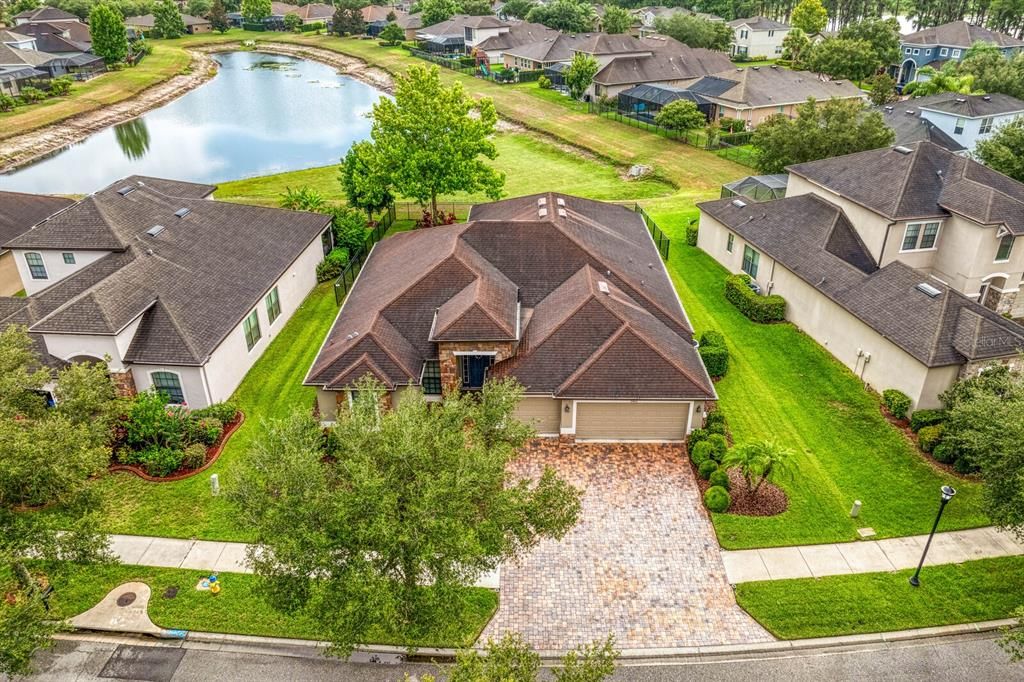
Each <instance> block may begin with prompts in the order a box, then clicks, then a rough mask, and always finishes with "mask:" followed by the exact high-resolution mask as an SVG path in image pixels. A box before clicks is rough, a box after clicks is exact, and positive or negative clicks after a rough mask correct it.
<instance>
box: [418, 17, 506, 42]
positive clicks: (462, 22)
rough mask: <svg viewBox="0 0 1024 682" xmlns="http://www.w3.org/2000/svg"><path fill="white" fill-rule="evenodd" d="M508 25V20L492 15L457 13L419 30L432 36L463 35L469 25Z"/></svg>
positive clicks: (476, 26)
mask: <svg viewBox="0 0 1024 682" xmlns="http://www.w3.org/2000/svg"><path fill="white" fill-rule="evenodd" d="M508 25H509V24H508V22H506V21H502V20H501V19H499V18H498V17H495V16H491V15H487V16H472V15H469V14H456V15H455V16H453V17H451V18H450V19H446V20H445V21H441V22H438V23H436V24H434V25H433V26H424V27H423V28H421V29H420V30H419V31H418V32H419V33H422V34H423V35H431V36H447V35H458V36H459V37H463V36H464V35H465V29H466V27H467V26H468V27H471V28H499V27H502V26H508Z"/></svg>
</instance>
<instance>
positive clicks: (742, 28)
mask: <svg viewBox="0 0 1024 682" xmlns="http://www.w3.org/2000/svg"><path fill="white" fill-rule="evenodd" d="M728 23H729V27H730V28H732V32H733V38H732V43H731V44H730V45H729V54H731V55H733V56H743V57H750V58H752V59H756V58H765V59H776V58H778V57H781V56H782V41H783V40H785V38H786V36H787V35H789V29H790V26H789V24H784V23H782V22H781V21H775V20H774V19H768V18H766V17H747V18H745V19H734V20H732V21H730V22H728Z"/></svg>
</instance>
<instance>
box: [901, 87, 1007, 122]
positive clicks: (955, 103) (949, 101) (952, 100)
mask: <svg viewBox="0 0 1024 682" xmlns="http://www.w3.org/2000/svg"><path fill="white" fill-rule="evenodd" d="M910 103H912V104H914V105H916V106H917V108H918V109H929V110H931V111H941V112H944V113H947V114H953V115H954V116H963V117H964V118H981V117H983V116H1000V115H1005V114H1019V113H1022V112H1024V101H1021V100H1019V99H1017V98H1016V97H1011V96H1009V95H1004V94H1003V93H1001V92H994V93H992V94H991V95H957V94H953V93H949V92H945V93H941V94H940V95H932V96H930V97H921V98H919V99H912V100H910Z"/></svg>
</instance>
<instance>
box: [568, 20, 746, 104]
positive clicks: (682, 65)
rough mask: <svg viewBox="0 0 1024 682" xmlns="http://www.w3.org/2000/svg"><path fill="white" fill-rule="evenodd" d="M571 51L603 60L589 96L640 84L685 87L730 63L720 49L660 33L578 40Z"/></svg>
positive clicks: (609, 94) (607, 94) (611, 93)
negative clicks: (716, 49)
mask: <svg viewBox="0 0 1024 682" xmlns="http://www.w3.org/2000/svg"><path fill="white" fill-rule="evenodd" d="M575 51H576V52H584V53H586V54H591V55H592V56H594V58H595V59H597V61H598V63H599V64H603V66H602V67H601V69H600V70H599V71H598V72H597V75H595V76H594V84H593V85H592V86H591V87H590V89H589V91H588V94H589V95H591V96H593V97H602V96H603V97H617V96H618V95H619V93H620V92H622V91H623V90H628V89H629V88H631V87H633V86H635V85H642V84H646V85H660V86H665V87H670V88H685V87H687V86H688V85H690V84H691V83H694V82H696V81H697V80H698V79H700V78H702V77H703V76H707V75H709V74H712V73H718V72H720V71H724V70H726V69H729V68H730V67H731V66H732V62H731V61H730V60H729V57H728V55H726V54H725V53H724V52H717V51H714V50H706V49H704V48H693V47H689V46H688V45H684V44H683V43H681V42H679V41H678V40H675V39H674V38H669V37H662V36H648V37H645V38H639V39H638V38H634V37H633V36H627V35H613V36H606V37H605V38H597V39H595V40H593V41H587V42H585V43H582V44H581V45H579V46H577V47H576V48H575Z"/></svg>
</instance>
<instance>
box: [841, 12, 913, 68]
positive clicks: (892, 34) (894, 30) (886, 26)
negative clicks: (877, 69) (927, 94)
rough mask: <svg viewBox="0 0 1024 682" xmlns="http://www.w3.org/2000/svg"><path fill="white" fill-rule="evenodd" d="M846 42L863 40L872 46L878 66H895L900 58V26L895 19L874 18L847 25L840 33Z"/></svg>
mask: <svg viewBox="0 0 1024 682" xmlns="http://www.w3.org/2000/svg"><path fill="white" fill-rule="evenodd" d="M839 37H840V38H842V39H844V40H863V41H866V42H868V43H869V44H870V45H871V49H872V50H873V51H874V53H875V57H876V62H877V64H878V66H888V65H889V64H895V63H896V62H898V61H899V58H900V24H899V22H898V21H897V20H896V19H895V18H894V17H890V18H888V19H879V18H876V17H872V18H869V19H863V20H861V21H855V22H853V23H851V24H847V25H846V26H844V27H843V28H842V30H840V31H839Z"/></svg>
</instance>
